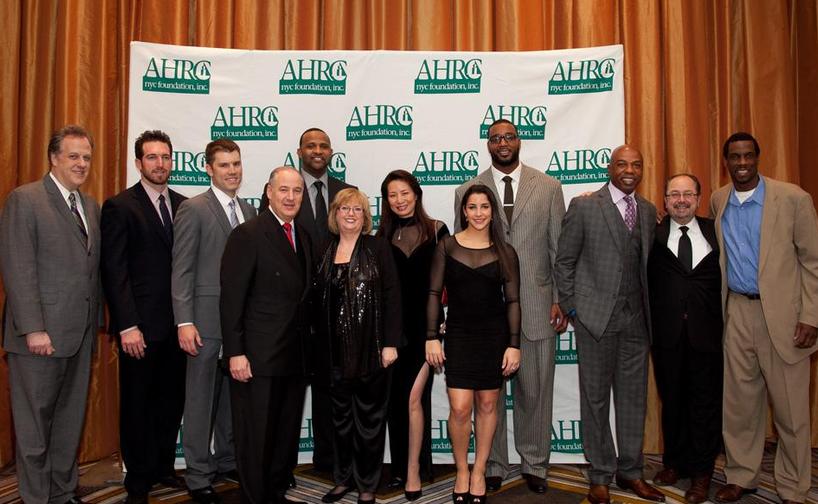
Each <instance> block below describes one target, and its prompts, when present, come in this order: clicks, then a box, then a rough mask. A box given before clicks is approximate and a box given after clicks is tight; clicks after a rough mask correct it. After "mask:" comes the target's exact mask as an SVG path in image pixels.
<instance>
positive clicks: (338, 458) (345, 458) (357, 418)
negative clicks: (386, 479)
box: [330, 369, 391, 492]
mask: <svg viewBox="0 0 818 504" xmlns="http://www.w3.org/2000/svg"><path fill="white" fill-rule="evenodd" d="M390 380H391V370H388V369H386V370H383V369H382V370H379V371H377V372H375V373H373V374H372V375H369V376H367V377H364V378H355V379H351V380H342V381H338V382H335V383H333V384H332V386H331V387H330V394H331V395H332V425H333V427H334V429H335V436H334V437H333V446H334V452H335V453H334V460H335V462H334V464H333V478H334V479H335V484H336V485H346V486H356V487H357V488H358V491H359V492H374V491H375V490H376V489H377V488H378V482H379V481H380V479H381V468H382V467H383V448H384V443H385V436H386V414H387V411H388V409H389V383H390Z"/></svg>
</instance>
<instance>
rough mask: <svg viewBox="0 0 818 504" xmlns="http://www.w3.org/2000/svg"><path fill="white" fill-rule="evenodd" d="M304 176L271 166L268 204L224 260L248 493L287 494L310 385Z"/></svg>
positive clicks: (225, 334) (249, 499)
mask: <svg viewBox="0 0 818 504" xmlns="http://www.w3.org/2000/svg"><path fill="white" fill-rule="evenodd" d="M303 192H304V180H303V179H302V178H301V175H299V173H298V171H297V170H296V169H294V168H292V167H279V168H276V169H275V170H273V172H272V173H271V174H270V180H269V183H268V185H267V198H268V199H269V201H270V206H269V207H268V208H264V209H262V210H261V212H260V213H259V216H258V217H256V218H255V219H251V220H249V221H247V222H245V223H244V224H241V225H240V226H238V227H237V228H236V229H234V230H233V232H232V233H231V234H230V237H229V238H228V239H227V244H226V246H225V249H224V255H223V256H222V264H221V300H220V311H221V326H222V342H223V345H224V358H225V359H229V366H230V375H231V377H232V380H231V381H230V402H231V406H232V410H233V439H234V440H235V443H236V463H237V464H236V465H237V468H238V471H239V479H240V481H241V489H242V502H245V503H252V504H266V503H269V502H274V503H279V504H280V503H288V502H292V501H288V500H287V499H286V497H285V494H286V491H287V487H288V483H289V476H290V474H291V472H292V470H293V468H294V467H295V461H296V457H295V455H296V454H297V452H298V439H299V434H300V431H301V412H302V409H303V406H304V391H305V385H306V384H305V379H304V374H305V364H304V359H305V349H304V348H303V345H304V344H305V343H306V341H307V338H308V336H309V319H308V313H307V311H308V310H307V304H308V299H309V296H308V294H309V290H310V285H311V271H312V268H311V264H310V257H311V254H312V246H311V241H310V238H309V235H308V234H307V232H306V231H305V230H304V228H303V227H302V226H301V225H300V224H296V223H294V219H295V216H296V214H297V213H298V211H299V208H300V206H301V199H302V197H303Z"/></svg>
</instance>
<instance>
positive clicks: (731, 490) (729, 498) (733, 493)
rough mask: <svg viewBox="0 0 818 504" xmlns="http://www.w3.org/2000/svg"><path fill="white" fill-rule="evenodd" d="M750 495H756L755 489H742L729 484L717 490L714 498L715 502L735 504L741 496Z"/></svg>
mask: <svg viewBox="0 0 818 504" xmlns="http://www.w3.org/2000/svg"><path fill="white" fill-rule="evenodd" d="M751 493H756V489H755V488H744V487H740V486H738V485H734V484H732V483H729V484H727V485H724V486H723V487H721V488H719V491H718V492H716V495H715V496H714V498H715V499H716V502H736V501H737V500H739V499H741V496H742V495H747V494H751Z"/></svg>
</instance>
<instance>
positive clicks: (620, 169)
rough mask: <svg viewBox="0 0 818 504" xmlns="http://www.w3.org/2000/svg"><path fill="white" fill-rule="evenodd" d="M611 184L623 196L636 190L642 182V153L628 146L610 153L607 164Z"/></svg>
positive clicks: (620, 147)
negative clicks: (609, 160) (609, 159)
mask: <svg viewBox="0 0 818 504" xmlns="http://www.w3.org/2000/svg"><path fill="white" fill-rule="evenodd" d="M608 176H609V177H610V178H611V184H613V185H614V187H616V188H617V189H619V190H620V191H622V192H623V193H625V194H630V193H632V192H633V191H635V190H636V186H638V185H639V182H641V181H642V153H640V152H639V151H638V150H636V149H634V148H633V147H631V146H629V145H622V146H619V147H617V148H616V149H614V151H613V152H612V153H611V162H610V163H609V164H608Z"/></svg>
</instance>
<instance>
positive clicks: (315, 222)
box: [296, 128, 354, 472]
mask: <svg viewBox="0 0 818 504" xmlns="http://www.w3.org/2000/svg"><path fill="white" fill-rule="evenodd" d="M296 153H297V154H298V157H299V158H300V159H301V175H302V176H303V177H304V186H305V191H306V194H305V195H304V198H303V199H302V200H301V209H300V211H299V212H298V217H297V218H296V222H297V223H298V224H300V225H301V226H302V227H303V228H304V230H305V231H306V232H307V234H308V235H309V237H310V240H311V241H312V244H313V257H312V261H313V264H317V263H318V261H320V260H321V258H322V257H323V256H324V252H325V251H326V250H327V246H328V245H329V242H330V234H329V227H328V224H327V210H328V209H329V204H330V203H332V200H333V199H334V198H335V195H336V194H338V192H339V191H340V190H342V189H346V188H348V187H354V186H351V185H349V184H347V183H344V182H342V181H340V180H338V179H336V178H334V177H330V176H329V175H328V173H327V167H328V166H329V161H330V158H331V157H332V143H331V142H330V139H329V136H328V135H327V134H326V133H325V132H324V131H323V130H320V129H318V128H310V129H308V130H306V131H305V132H304V133H302V134H301V138H300V139H299V141H298V151H296ZM310 392H311V397H312V429H313V441H314V443H315V445H314V448H313V454H312V461H313V465H314V466H315V468H316V469H317V470H319V471H324V472H332V410H331V404H332V401H331V399H330V396H329V391H328V390H327V389H326V387H324V386H322V385H320V384H316V383H313V384H312V388H311V390H310Z"/></svg>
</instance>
